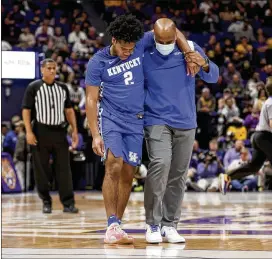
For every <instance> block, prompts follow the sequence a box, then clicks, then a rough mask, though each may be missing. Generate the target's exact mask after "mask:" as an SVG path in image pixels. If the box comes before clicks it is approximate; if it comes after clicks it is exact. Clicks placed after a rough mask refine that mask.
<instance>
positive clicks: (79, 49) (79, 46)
mask: <svg viewBox="0 0 272 259" xmlns="http://www.w3.org/2000/svg"><path fill="white" fill-rule="evenodd" d="M72 50H73V52H75V53H77V55H78V56H79V58H87V57H88V53H89V47H88V44H87V40H86V39H80V40H79V41H76V42H75V43H74V46H73V49H72Z"/></svg>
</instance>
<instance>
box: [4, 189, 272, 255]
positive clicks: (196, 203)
mask: <svg viewBox="0 0 272 259" xmlns="http://www.w3.org/2000/svg"><path fill="white" fill-rule="evenodd" d="M53 201H54V204H53V213H52V214H49V215H45V214H42V213H41V202H40V200H39V199H38V197H37V195H36V194H35V193H29V194H16V195H2V258H194V259H200V258H222V259H223V258H256V259H261V258H270V259H271V258H272V193H229V194H227V195H226V196H222V195H221V194H219V193H215V194H214V193H186V194H185V198H184V203H183V211H182V217H181V222H180V224H179V228H178V229H179V232H180V233H181V234H182V235H183V236H184V237H185V238H186V244H185V245H184V244H168V243H162V244H159V245H158V244H157V245H150V244H147V243H146V242H145V238H144V226H145V223H144V220H145V216H144V207H143V193H133V194H132V195H131V199H130V202H129V206H128V208H127V210H126V212H125V216H124V225H123V228H124V229H126V230H127V232H128V233H131V234H132V235H133V236H134V237H135V243H134V245H127V246H125V245H123V246H120V245H115V246H109V245H105V244H103V235H104V232H105V210H104V204H103V198H102V194H101V193H100V192H82V193H76V202H77V207H78V208H79V209H80V213H79V214H64V213H63V212H62V206H61V204H60V202H59V199H58V196H57V195H56V194H53Z"/></svg>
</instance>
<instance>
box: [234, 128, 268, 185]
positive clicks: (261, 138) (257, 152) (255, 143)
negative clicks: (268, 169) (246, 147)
mask: <svg viewBox="0 0 272 259" xmlns="http://www.w3.org/2000/svg"><path fill="white" fill-rule="evenodd" d="M252 147H253V154H252V159H251V161H250V162H249V163H247V164H245V165H243V166H241V167H239V168H237V169H236V170H234V171H232V172H230V174H229V175H230V177H231V179H232V180H234V179H241V178H243V177H245V176H248V175H250V174H252V173H256V172H258V171H259V169H260V168H261V167H262V165H263V164H264V162H265V160H266V159H267V160H268V161H269V162H270V163H271V164H272V133H271V132H268V131H256V132H255V133H254V134H253V137H252Z"/></svg>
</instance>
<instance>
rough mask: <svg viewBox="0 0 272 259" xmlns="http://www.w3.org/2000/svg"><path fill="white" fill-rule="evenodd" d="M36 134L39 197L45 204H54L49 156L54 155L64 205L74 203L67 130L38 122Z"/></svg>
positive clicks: (60, 194) (36, 173)
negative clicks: (50, 181)
mask: <svg viewBox="0 0 272 259" xmlns="http://www.w3.org/2000/svg"><path fill="white" fill-rule="evenodd" d="M34 134H35V136H36V138H37V141H38V143H37V146H32V155H33V169H34V177H35V182H36V186H37V191H38V194H39V197H40V198H41V199H42V201H43V203H44V204H49V205H51V204H52V200H51V197H50V194H49V191H50V185H49V158H50V155H52V156H53V162H54V168H55V173H56V180H57V182H58V188H59V196H60V201H61V202H62V204H63V206H65V207H69V206H70V205H74V203H75V202H74V194H73V183H72V173H71V169H70V160H69V150H68V142H67V139H66V134H67V133H66V130H65V129H64V128H62V127H52V126H47V125H44V124H39V123H36V124H35V126H34Z"/></svg>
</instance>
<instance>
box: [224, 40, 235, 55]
mask: <svg viewBox="0 0 272 259" xmlns="http://www.w3.org/2000/svg"><path fill="white" fill-rule="evenodd" d="M223 52H224V54H225V56H227V57H229V58H230V57H232V55H233V52H234V46H233V43H232V41H231V40H230V39H229V38H226V39H225V41H224V47H223Z"/></svg>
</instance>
